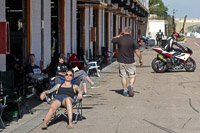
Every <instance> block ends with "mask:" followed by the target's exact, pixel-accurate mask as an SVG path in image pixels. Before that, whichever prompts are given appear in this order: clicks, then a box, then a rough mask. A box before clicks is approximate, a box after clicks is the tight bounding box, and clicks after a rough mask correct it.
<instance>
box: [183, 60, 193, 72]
mask: <svg viewBox="0 0 200 133" xmlns="http://www.w3.org/2000/svg"><path fill="white" fill-rule="evenodd" d="M195 69H196V62H195V61H194V60H193V59H192V58H188V59H187V61H186V63H185V70H186V71H187V72H194V71H195Z"/></svg>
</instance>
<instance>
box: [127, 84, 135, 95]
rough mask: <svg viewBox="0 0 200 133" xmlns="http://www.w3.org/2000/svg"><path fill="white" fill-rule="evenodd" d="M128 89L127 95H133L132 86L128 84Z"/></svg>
mask: <svg viewBox="0 0 200 133" xmlns="http://www.w3.org/2000/svg"><path fill="white" fill-rule="evenodd" d="M128 91H129V96H130V97H133V96H134V92H133V87H131V86H130V85H129V86H128Z"/></svg>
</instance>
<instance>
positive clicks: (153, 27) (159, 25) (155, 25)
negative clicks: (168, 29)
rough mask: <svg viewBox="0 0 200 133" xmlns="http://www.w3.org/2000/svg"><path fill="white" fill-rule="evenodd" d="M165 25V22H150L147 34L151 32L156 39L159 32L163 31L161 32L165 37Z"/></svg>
mask: <svg viewBox="0 0 200 133" xmlns="http://www.w3.org/2000/svg"><path fill="white" fill-rule="evenodd" d="M165 24H166V21H165V20H149V21H148V28H147V33H149V32H150V34H151V36H152V38H153V39H155V38H156V37H155V36H156V34H157V32H158V31H159V30H160V29H161V31H162V32H163V34H164V35H165Z"/></svg>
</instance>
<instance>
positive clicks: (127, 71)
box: [119, 63, 136, 78]
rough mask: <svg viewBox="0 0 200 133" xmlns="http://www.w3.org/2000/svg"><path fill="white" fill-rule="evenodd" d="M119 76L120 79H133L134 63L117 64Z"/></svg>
mask: <svg viewBox="0 0 200 133" xmlns="http://www.w3.org/2000/svg"><path fill="white" fill-rule="evenodd" d="M119 76H120V77H122V78H128V77H135V76H136V63H132V64H124V63H119Z"/></svg>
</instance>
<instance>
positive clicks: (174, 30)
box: [172, 9, 178, 32]
mask: <svg viewBox="0 0 200 133" xmlns="http://www.w3.org/2000/svg"><path fill="white" fill-rule="evenodd" d="M177 11H178V10H175V9H173V16H172V24H173V32H176V25H175V13H176V12H177Z"/></svg>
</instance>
